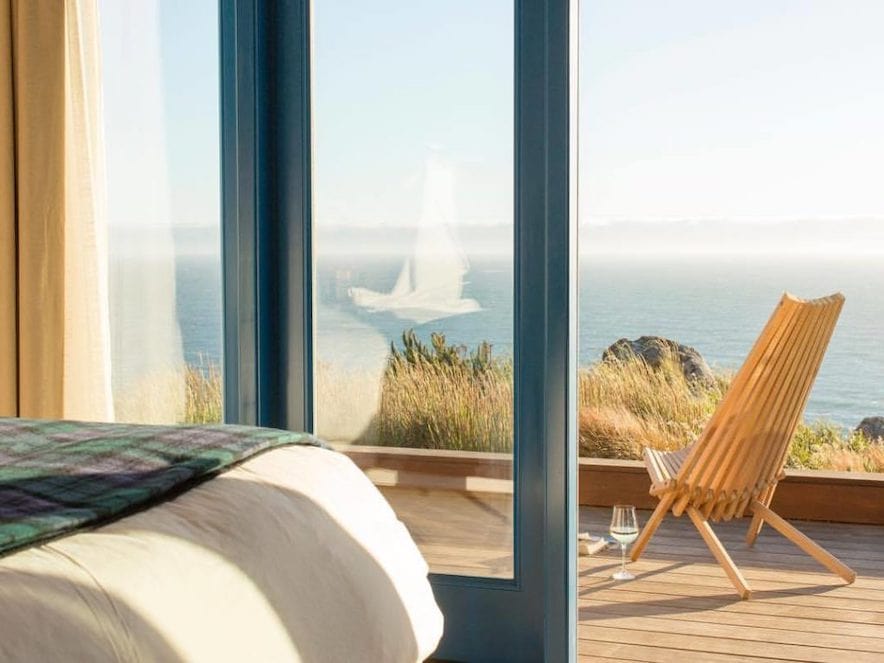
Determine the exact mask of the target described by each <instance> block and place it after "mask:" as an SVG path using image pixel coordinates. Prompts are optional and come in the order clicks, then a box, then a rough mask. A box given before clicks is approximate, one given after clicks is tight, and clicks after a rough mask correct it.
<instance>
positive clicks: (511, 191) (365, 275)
mask: <svg viewBox="0 0 884 663" xmlns="http://www.w3.org/2000/svg"><path fill="white" fill-rule="evenodd" d="M572 5H573V3H571V2H569V1H568V0H555V1H540V0H517V1H515V2H514V1H505V0H498V1H496V2H489V3H468V2H455V3H403V2H392V1H391V2H385V3H372V4H370V5H365V3H344V2H331V1H330V0H317V1H316V2H313V3H308V2H289V3H269V2H268V3H258V4H257V5H255V4H253V3H249V2H238V1H236V0H227V1H225V2H222V14H221V15H222V23H221V35H222V37H221V39H222V90H223V109H224V113H223V117H222V125H223V127H222V139H223V141H222V142H223V146H224V147H223V158H222V163H223V165H224V210H225V215H224V218H225V222H224V236H225V281H226V288H225V292H226V299H225V320H226V330H225V375H226V380H225V386H226V401H225V402H226V410H225V411H226V413H227V417H228V419H229V420H238V421H250V422H256V423H258V424H261V425H269V426H276V427H286V428H292V429H302V430H312V431H314V432H315V433H316V434H317V435H319V436H320V437H323V438H325V439H327V440H329V441H330V442H332V443H333V444H334V445H335V446H336V447H337V448H338V449H339V450H340V451H341V452H342V453H345V454H347V455H348V456H349V457H350V458H351V459H352V460H353V461H354V462H356V463H357V464H358V465H359V466H360V467H362V468H364V469H365V471H366V472H367V474H368V476H369V477H370V478H372V479H373V481H374V482H375V484H376V485H377V486H378V487H379V489H380V490H381V491H382V492H383V493H384V495H385V496H386V497H387V499H388V501H390V503H391V504H392V506H393V507H394V509H395V510H396V511H397V513H398V514H399V517H400V518H401V519H402V520H403V522H404V523H405V524H406V526H407V527H408V528H409V530H410V531H411V534H412V536H413V537H414V538H415V540H416V542H417V543H418V545H419V547H420V548H421V550H422V552H423V554H424V555H425V557H426V558H427V561H428V563H429V565H430V567H431V581H432V582H433V585H434V590H435V593H436V598H437V601H438V602H439V604H440V607H441V608H442V610H443V613H444V614H445V620H446V628H445V634H444V636H443V641H442V643H441V645H440V648H439V650H438V651H437V652H436V654H435V655H436V656H438V657H440V658H442V659H448V660H488V659H498V660H508V661H519V660H531V661H536V660H542V659H544V658H545V659H547V660H568V659H569V658H571V657H573V654H574V641H575V637H574V628H575V626H574V624H575V596H574V587H575V576H576V563H575V549H576V514H575V511H574V504H575V502H576V493H575V484H576V474H575V465H576V462H575V461H576V426H575V420H576V415H575V412H576V385H575V376H576V364H575V359H576V351H575V350H576V325H575V317H574V315H573V314H572V312H573V309H574V302H575V283H576V280H575V279H573V278H572V276H573V274H574V270H575V268H576V262H575V253H574V249H575V233H576V214H575V211H576V195H575V186H574V184H575V181H576V150H575V144H574V126H575V119H576V99H575V98H574V97H573V95H571V94H570V91H571V86H572V83H573V81H574V78H575V74H576V58H575V57H573V54H572V46H573V45H574V41H575V40H574V39H573V37H572V35H573V34H574V33H575V32H576V12H575V11H574V8H575V7H574V6H572Z"/></svg>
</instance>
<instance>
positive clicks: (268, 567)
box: [0, 446, 443, 662]
mask: <svg viewBox="0 0 884 663" xmlns="http://www.w3.org/2000/svg"><path fill="white" fill-rule="evenodd" d="M427 571H428V569H427V565H426V562H425V561H424V560H423V558H422V557H421V555H420V553H419V551H418V549H417V547H416V545H415V544H414V542H413V540H412V539H411V537H410V535H409V534H408V531H407V530H406V529H405V527H404V525H403V524H402V523H401V522H400V521H399V520H398V519H397V518H396V515H395V514H394V512H393V511H392V509H391V508H390V506H389V505H388V504H387V502H386V501H385V500H384V498H383V497H382V496H381V494H380V493H379V492H378V490H377V489H376V488H375V487H374V486H373V485H372V484H371V482H370V481H369V480H368V479H367V478H366V477H365V475H364V474H363V473H362V472H361V471H360V470H359V469H358V468H357V467H356V466H355V465H354V464H353V463H352V462H351V461H350V460H349V459H348V458H346V457H345V456H344V455H342V454H339V453H336V452H334V451H330V450H327V449H322V448H318V447H303V446H291V447H283V448H279V449H274V450H271V451H267V452H265V453H262V454H260V455H258V456H256V457H254V458H252V459H250V460H248V461H246V462H244V463H242V464H240V465H238V466H236V467H234V468H232V469H230V470H228V471H226V472H224V473H222V474H220V475H219V476H217V477H215V478H213V479H211V480H209V481H206V482H204V483H202V484H199V485H198V486H196V487H194V488H192V489H190V490H189V491H187V492H185V493H183V494H181V495H179V496H177V497H176V498H174V499H172V500H170V501H167V502H164V503H162V504H159V505H157V506H153V507H151V508H149V509H147V510H144V511H141V512H139V513H135V514H133V515H130V516H126V517H124V518H121V519H119V520H116V521H114V522H112V523H109V524H106V525H103V526H101V527H98V528H96V529H93V530H90V531H83V532H79V533H76V534H71V535H68V536H65V537H62V538H59V539H56V540H53V541H50V542H47V543H43V544H41V545H37V546H34V547H31V548H28V549H25V550H22V551H19V552H15V553H12V554H9V555H7V556H5V557H2V558H0V660H3V661H7V660H8V661H37V660H39V661H245V660H249V661H334V662H337V661H384V662H386V661H391V662H395V661H418V660H423V659H424V658H426V657H427V656H428V655H430V654H431V653H432V652H433V650H434V649H435V648H436V646H437V644H438V642H439V639H440V637H441V635H442V626H443V620H442V615H441V613H440V611H439V609H438V607H437V605H436V603H435V600H434V598H433V592H432V588H431V587H430V584H429V582H428V580H427Z"/></svg>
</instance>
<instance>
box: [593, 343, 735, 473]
mask: <svg viewBox="0 0 884 663" xmlns="http://www.w3.org/2000/svg"><path fill="white" fill-rule="evenodd" d="M728 383H729V376H726V375H724V376H721V377H718V378H716V380H715V382H714V383H713V384H712V385H708V386H707V385H703V384H701V383H698V382H692V381H689V380H687V379H686V378H685V377H684V374H683V373H682V371H681V368H680V366H679V364H678V360H677V359H675V358H674V357H667V358H665V359H664V360H663V362H662V364H661V366H660V367H659V368H656V369H655V368H651V367H650V366H648V364H646V363H645V362H644V361H642V360H641V359H638V358H634V359H629V360H622V361H604V362H600V363H598V364H595V365H594V366H591V367H588V368H584V369H582V370H581V371H580V374H579V378H578V384H579V389H580V393H579V417H580V438H579V439H580V455H581V456H589V457H593V458H631V459H637V458H641V451H642V448H643V447H646V446H650V447H654V448H657V449H667V450H672V449H680V448H681V447H683V446H685V445H687V444H689V443H691V442H693V441H694V440H695V439H696V438H697V436H698V435H699V434H700V432H701V431H702V430H703V426H704V425H705V423H706V420H707V419H708V418H709V416H710V415H711V414H712V412H713V411H714V410H715V408H716V406H717V405H718V403H719V401H720V400H721V398H722V397H723V396H724V393H725V391H726V390H727V386H728Z"/></svg>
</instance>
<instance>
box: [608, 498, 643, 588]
mask: <svg viewBox="0 0 884 663" xmlns="http://www.w3.org/2000/svg"><path fill="white" fill-rule="evenodd" d="M610 531H611V536H612V537H614V539H615V540H616V541H617V543H619V544H620V570H619V571H617V573H615V574H614V575H612V576H611V577H612V578H613V579H614V580H634V579H635V576H634V575H632V574H631V573H630V572H629V571H627V570H626V547H627V546H628V545H629V544H630V543H632V542H633V541H635V539H636V538H637V537H638V521H637V520H636V519H635V507H634V506H632V505H629V504H617V505H615V506H614V513H613V514H612V515H611V530H610Z"/></svg>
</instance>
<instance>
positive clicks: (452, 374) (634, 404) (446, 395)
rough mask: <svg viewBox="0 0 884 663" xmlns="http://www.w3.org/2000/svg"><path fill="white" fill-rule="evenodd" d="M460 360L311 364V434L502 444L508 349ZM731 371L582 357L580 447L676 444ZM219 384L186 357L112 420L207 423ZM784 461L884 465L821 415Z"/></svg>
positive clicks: (508, 422)
mask: <svg viewBox="0 0 884 663" xmlns="http://www.w3.org/2000/svg"><path fill="white" fill-rule="evenodd" d="M430 356H431V357H435V355H432V354H431V355H430ZM462 359H463V361H459V360H457V358H455V359H454V360H451V358H450V357H449V358H448V359H446V360H445V361H435V360H432V359H431V360H426V358H418V359H416V360H412V361H406V360H404V359H403V358H401V357H400V359H398V360H397V359H394V360H393V361H391V363H390V365H388V367H387V368H386V370H385V371H383V373H382V374H380V375H375V374H368V373H365V372H363V373H358V372H357V373H352V372H349V371H344V370H340V369H336V368H334V367H331V366H320V367H319V370H318V371H317V403H318V408H317V409H318V411H319V412H318V432H319V434H320V435H321V436H324V437H326V438H328V439H331V440H332V441H340V442H354V443H361V444H378V445H385V446H397V447H411V448H422V449H456V450H462V451H497V452H510V451H511V450H512V443H513V381H512V365H511V364H510V363H509V362H508V361H507V360H496V359H495V360H483V362H482V363H480V364H478V365H477V364H476V363H475V362H473V361H471V360H470V359H469V357H466V358H463V357H462ZM477 366H479V367H478V368H477ZM729 382H730V376H729V375H719V376H718V377H717V378H716V379H715V381H714V383H713V384H711V385H703V384H701V383H697V382H691V381H688V380H686V379H685V378H684V376H683V374H682V372H681V370H680V368H679V366H678V363H677V361H676V360H674V359H671V360H667V361H664V363H663V365H662V367H660V368H659V369H653V368H650V367H649V366H648V365H647V364H645V363H644V362H643V361H641V360H640V359H634V360H628V361H618V362H600V363H598V364H595V365H593V366H590V367H586V368H582V369H581V370H580V373H579V376H578V384H579V389H580V394H579V419H580V422H579V423H580V428H579V444H580V455H581V456H585V457H595V458H621V459H638V458H641V450H642V448H643V447H644V446H651V447H655V448H660V449H679V448H681V447H684V446H685V445H687V444H690V443H691V442H693V441H694V440H695V439H696V438H697V436H698V435H699V434H700V432H701V431H702V430H703V426H704V425H705V423H706V421H707V420H708V418H709V416H710V415H711V414H712V412H713V411H714V410H715V408H716V406H717V405H718V403H719V402H720V401H721V399H722V397H723V396H724V394H725V392H726V391H727V388H728V385H729ZM222 394H223V392H222V376H221V371H220V369H219V367H218V366H216V365H213V364H204V365H202V366H187V367H186V368H185V369H184V370H183V371H167V372H163V373H162V374H157V375H152V376H148V378H146V379H145V380H142V381H141V382H140V383H139V384H137V385H135V386H134V387H133V388H132V389H130V390H129V391H128V393H124V394H122V395H120V396H119V397H118V398H117V399H116V407H117V419H118V420H119V421H131V422H141V423H169V422H170V421H177V422H179V423H216V422H220V421H221V420H222V414H223V411H222V400H223V399H222ZM787 465H788V466H789V467H794V468H806V469H832V470H847V471H852V472H862V471H866V472H884V443H881V442H873V441H871V440H868V439H867V438H865V437H864V436H862V435H861V434H859V433H854V432H851V431H846V430H844V429H842V428H840V427H838V426H837V425H835V424H832V423H829V422H824V421H817V422H813V423H811V424H808V425H805V424H802V425H800V426H799V427H798V430H797V431H796V433H795V437H794V438H793V440H792V446H791V450H790V454H789V458H788V460H787Z"/></svg>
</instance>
